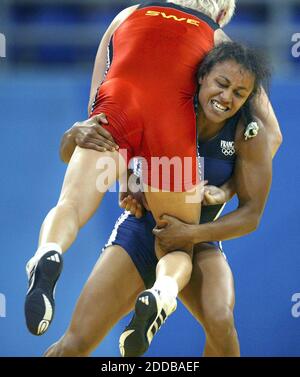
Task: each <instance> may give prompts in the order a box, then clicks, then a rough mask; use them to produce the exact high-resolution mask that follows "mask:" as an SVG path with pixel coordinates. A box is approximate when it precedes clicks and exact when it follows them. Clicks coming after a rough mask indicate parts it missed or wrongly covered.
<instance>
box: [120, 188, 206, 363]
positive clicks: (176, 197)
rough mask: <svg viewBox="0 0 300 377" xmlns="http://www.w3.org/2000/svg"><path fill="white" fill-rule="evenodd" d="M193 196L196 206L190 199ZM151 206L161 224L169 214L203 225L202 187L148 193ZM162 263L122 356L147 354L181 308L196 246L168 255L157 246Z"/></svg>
mask: <svg viewBox="0 0 300 377" xmlns="http://www.w3.org/2000/svg"><path fill="white" fill-rule="evenodd" d="M192 195H193V198H194V200H193V203H191V201H190V199H191V196H192ZM146 198H147V202H148V205H149V207H150V209H151V211H152V213H153V215H154V218H155V220H156V222H157V224H158V225H159V224H160V216H162V215H163V214H168V215H171V216H175V217H177V218H179V219H180V220H182V221H184V222H186V223H190V224H196V223H198V222H199V216H200V209H201V204H200V203H201V186H200V185H199V186H198V187H197V188H195V190H194V191H192V192H181V193H176V192H153V191H151V190H148V191H147V192H146ZM155 247H156V250H155V251H156V255H157V256H158V258H160V259H159V262H158V265H157V269H156V281H155V283H154V285H153V287H152V288H151V289H150V290H146V291H144V292H142V293H141V294H140V295H139V296H138V298H137V300H136V304H135V313H134V315H133V317H132V320H131V322H130V323H129V325H128V326H127V327H126V329H125V330H124V331H123V333H122V334H121V336H120V352H121V355H122V356H127V357H128V356H129V357H130V356H131V357H136V356H141V355H143V354H144V353H145V352H146V351H147V349H148V347H149V345H150V343H151V341H152V339H153V336H154V335H155V334H156V332H157V331H158V329H159V328H160V326H161V325H162V324H163V323H164V321H165V320H166V319H167V317H168V316H169V315H170V314H172V313H173V312H174V311H175V309H176V306H177V303H176V297H177V294H178V291H180V290H181V289H182V288H183V287H184V286H185V285H186V284H187V283H188V281H189V279H190V276H191V272H192V267H193V266H192V254H193V245H192V244H190V245H186V247H185V248H184V249H182V250H178V251H173V252H170V253H167V254H164V251H163V250H161V249H160V248H159V245H158V242H156V244H155Z"/></svg>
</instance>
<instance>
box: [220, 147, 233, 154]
mask: <svg viewBox="0 0 300 377" xmlns="http://www.w3.org/2000/svg"><path fill="white" fill-rule="evenodd" d="M222 153H223V154H224V155H225V156H233V155H234V154H235V149H234V148H232V149H225V148H222Z"/></svg>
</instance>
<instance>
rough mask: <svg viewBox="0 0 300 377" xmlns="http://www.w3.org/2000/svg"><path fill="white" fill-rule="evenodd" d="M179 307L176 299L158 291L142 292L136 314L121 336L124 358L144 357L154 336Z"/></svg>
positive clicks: (137, 303) (121, 348) (121, 349)
mask: <svg viewBox="0 0 300 377" xmlns="http://www.w3.org/2000/svg"><path fill="white" fill-rule="evenodd" d="M176 307H177V302H176V299H175V298H174V297H169V296H168V297H163V296H162V295H161V293H160V292H159V291H157V290H156V289H153V288H152V289H148V290H146V291H144V292H142V293H141V294H140V295H139V296H138V298H137V301H136V304H135V314H134V316H133V318H132V320H131V321H130V323H129V325H128V326H127V327H126V329H125V330H124V332H123V333H122V334H121V336H120V340H119V347H120V353H121V355H122V356H124V357H136V356H142V355H143V354H144V353H145V352H146V351H147V350H148V348H149V346H150V343H151V342H152V339H153V337H154V335H155V334H156V333H157V331H158V330H159V329H160V327H161V326H162V324H163V323H164V322H165V321H166V319H167V318H168V317H169V315H170V314H172V313H173V312H174V311H175V310H176Z"/></svg>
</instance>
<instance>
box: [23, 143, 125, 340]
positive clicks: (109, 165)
mask: <svg viewBox="0 0 300 377" xmlns="http://www.w3.org/2000/svg"><path fill="white" fill-rule="evenodd" d="M126 171H127V165H126V163H125V160H124V159H123V157H122V155H121V154H119V153H118V152H105V153H99V152H96V151H94V150H88V149H82V148H80V147H76V149H75V151H74V153H73V156H72V159H71V161H70V163H69V166H68V169H67V171H66V175H65V179H64V183H63V187H62V190H61V194H60V197H59V200H58V203H57V205H56V206H55V207H54V208H53V209H52V210H51V211H50V212H49V214H48V215H47V217H46V219H45V221H44V223H43V225H42V228H41V232H40V240H39V248H38V250H37V252H36V254H35V255H34V256H33V257H32V258H31V259H30V261H29V262H28V264H27V272H28V277H29V289H28V292H27V295H26V300H25V318H26V324H27V327H28V329H29V331H30V332H31V333H32V334H34V335H41V334H43V333H44V332H45V331H46V330H47V329H48V327H49V325H50V323H51V321H52V319H53V315H54V309H55V302H54V297H53V292H54V288H55V285H56V282H57V279H58V278H59V275H60V273H61V270H62V264H63V260H62V258H61V253H62V252H64V251H66V250H67V249H68V248H69V247H70V246H71V244H72V243H73V242H74V240H75V239H76V236H77V234H78V231H79V229H80V228H81V227H82V226H83V225H84V224H85V223H86V222H87V221H88V220H89V219H90V218H91V216H92V215H93V214H94V212H95V211H96V209H97V208H98V206H99V204H100V203H101V200H102V198H103V197H104V195H105V193H106V191H107V190H108V189H109V187H110V186H111V185H112V184H113V183H114V182H115V181H116V179H117V178H119V177H120V176H121V175H123V174H124V173H125V172H126Z"/></svg>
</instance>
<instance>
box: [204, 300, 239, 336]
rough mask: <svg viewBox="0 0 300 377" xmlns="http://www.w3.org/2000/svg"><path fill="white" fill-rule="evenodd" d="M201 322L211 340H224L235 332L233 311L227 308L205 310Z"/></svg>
mask: <svg viewBox="0 0 300 377" xmlns="http://www.w3.org/2000/svg"><path fill="white" fill-rule="evenodd" d="M202 322H203V323H202V324H203V327H204V329H205V332H206V334H207V335H209V336H210V337H213V338H215V337H219V338H220V337H221V338H225V337H228V336H230V335H232V334H233V333H234V331H235V325H234V316H233V311H232V309H231V308H230V307H229V306H223V307H218V308H211V309H208V310H206V311H205V313H204V315H203V318H202Z"/></svg>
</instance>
